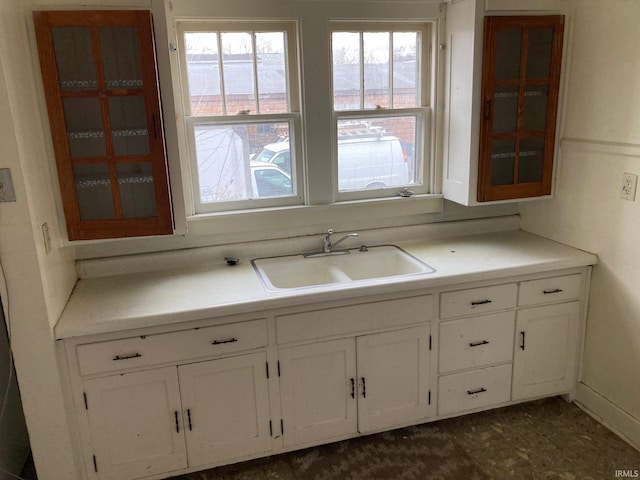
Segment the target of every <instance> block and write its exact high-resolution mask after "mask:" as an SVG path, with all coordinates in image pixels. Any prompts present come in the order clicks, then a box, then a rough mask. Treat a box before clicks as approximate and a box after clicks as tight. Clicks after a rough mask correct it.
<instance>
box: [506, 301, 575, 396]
mask: <svg viewBox="0 0 640 480" xmlns="http://www.w3.org/2000/svg"><path fill="white" fill-rule="evenodd" d="M579 319H580V302H571V303H561V304H557V305H549V306H545V307H535V308H527V309H522V310H520V311H519V312H518V317H517V321H516V345H515V352H514V356H513V399H514V400H517V399H523V398H531V397H536V396H541V395H550V394H554V393H565V392H568V391H569V390H571V389H572V388H573V385H574V382H575V376H576V362H577V357H578V335H579Z"/></svg>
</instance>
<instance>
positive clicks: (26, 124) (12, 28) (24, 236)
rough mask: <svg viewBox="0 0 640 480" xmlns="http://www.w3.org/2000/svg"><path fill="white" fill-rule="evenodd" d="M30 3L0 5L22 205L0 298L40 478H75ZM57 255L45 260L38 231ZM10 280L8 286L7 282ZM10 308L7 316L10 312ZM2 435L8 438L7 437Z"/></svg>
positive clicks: (0, 223) (3, 97)
mask: <svg viewBox="0 0 640 480" xmlns="http://www.w3.org/2000/svg"><path fill="white" fill-rule="evenodd" d="M29 7H30V2H28V1H21V2H5V1H2V2H0V112H2V115H0V168H10V170H11V174H12V177H13V183H14V188H15V192H16V197H17V201H16V202H12V203H0V257H1V258H2V265H3V269H4V274H5V276H0V292H1V296H2V297H3V301H4V302H5V304H4V306H5V313H8V315H7V316H8V317H9V318H8V319H7V320H10V323H11V340H12V348H13V352H14V359H15V365H16V372H17V375H18V383H19V385H20V389H21V395H22V402H23V408H24V412H25V416H26V421H27V427H28V429H29V436H30V441H31V446H32V449H33V453H34V460H35V463H36V467H37V468H38V474H39V478H40V479H41V480H46V479H52V480H53V479H60V480H64V479H71V478H75V470H76V466H75V463H74V461H75V460H74V458H73V455H72V449H71V442H70V435H69V431H68V423H67V417H66V411H65V407H64V403H63V396H64V393H63V391H62V384H61V382H60V375H59V371H58V369H57V367H56V345H55V342H54V340H53V335H52V328H53V325H54V323H55V321H56V320H57V318H58V317H59V315H60V312H61V311H62V308H63V307H64V305H65V302H66V300H67V298H68V296H69V294H70V292H71V289H72V288H73V285H74V283H75V280H76V275H75V270H74V253H73V249H72V248H69V247H67V248H62V247H61V245H62V241H61V234H60V229H59V228H58V225H57V222H56V219H57V215H56V210H55V204H56V203H55V201H54V198H55V197H54V193H53V185H54V184H53V182H52V179H51V169H50V166H51V163H50V157H49V154H48V149H47V143H46V142H45V141H44V138H45V135H46V134H48V133H45V132H43V128H42V125H43V123H42V121H41V115H40V101H39V97H38V91H37V90H36V88H35V79H36V78H37V77H36V76H35V72H34V70H33V64H32V62H31V58H32V51H33V50H32V49H31V40H30V36H29V34H28V23H27V22H28V19H29V16H30V12H29V11H28V9H29ZM44 222H47V223H49V225H50V227H51V233H52V236H53V250H52V251H51V253H49V254H48V255H47V254H46V253H45V252H44V247H43V242H42V235H41V233H40V225H41V224H42V223H44ZM5 278H6V282H5V280H4V279H5ZM7 307H9V308H7ZM1 434H4V432H1Z"/></svg>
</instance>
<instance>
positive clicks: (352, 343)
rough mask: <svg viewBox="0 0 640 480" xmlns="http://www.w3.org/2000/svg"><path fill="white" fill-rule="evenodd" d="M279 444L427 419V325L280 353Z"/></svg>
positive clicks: (296, 347) (304, 441)
mask: <svg viewBox="0 0 640 480" xmlns="http://www.w3.org/2000/svg"><path fill="white" fill-rule="evenodd" d="M279 358H280V368H281V372H280V374H281V379H280V395H281V399H282V400H281V401H282V416H283V425H284V432H283V438H284V444H285V446H293V445H302V444H306V443H313V442H317V441H319V440H323V439H331V438H336V437H340V436H344V435H349V434H355V433H357V432H360V433H364V432H369V431H373V430H380V429H384V428H389V427H392V426H397V425H402V424H407V423H411V422H417V421H419V420H420V419H423V418H426V417H427V416H428V413H429V410H428V404H429V392H428V388H429V387H428V386H429V382H428V371H429V327H428V326H421V327H414V328H409V329H403V330H397V331H392V332H385V333H379V334H371V335H363V336H359V337H356V338H346V339H339V340H334V341H327V342H320V343H315V344H310V345H300V346H294V347H289V348H282V349H280V352H279Z"/></svg>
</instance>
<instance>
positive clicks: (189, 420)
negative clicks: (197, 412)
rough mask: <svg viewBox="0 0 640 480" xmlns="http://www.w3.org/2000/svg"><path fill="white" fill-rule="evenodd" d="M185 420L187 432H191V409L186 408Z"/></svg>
mask: <svg viewBox="0 0 640 480" xmlns="http://www.w3.org/2000/svg"><path fill="white" fill-rule="evenodd" d="M187 420H188V422H189V431H191V430H192V428H191V409H190V408H187Z"/></svg>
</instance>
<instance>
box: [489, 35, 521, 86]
mask: <svg viewBox="0 0 640 480" xmlns="http://www.w3.org/2000/svg"><path fill="white" fill-rule="evenodd" d="M496 37H497V40H496V70H495V72H496V73H495V75H496V80H514V79H518V78H520V50H521V48H522V47H521V45H522V30H521V29H505V30H499V31H498V32H497V34H496Z"/></svg>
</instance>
